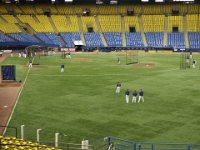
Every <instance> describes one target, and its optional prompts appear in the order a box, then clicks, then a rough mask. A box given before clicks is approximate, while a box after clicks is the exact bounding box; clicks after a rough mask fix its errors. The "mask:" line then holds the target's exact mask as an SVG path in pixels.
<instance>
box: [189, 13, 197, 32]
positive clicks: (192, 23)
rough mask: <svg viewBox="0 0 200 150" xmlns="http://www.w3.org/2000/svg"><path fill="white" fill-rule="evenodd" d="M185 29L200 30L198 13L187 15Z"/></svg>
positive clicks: (190, 30)
mask: <svg viewBox="0 0 200 150" xmlns="http://www.w3.org/2000/svg"><path fill="white" fill-rule="evenodd" d="M186 17H187V31H188V32H197V31H200V30H199V29H200V26H199V23H200V22H199V19H200V16H199V15H187V16H186Z"/></svg>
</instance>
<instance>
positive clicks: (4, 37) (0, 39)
mask: <svg viewBox="0 0 200 150" xmlns="http://www.w3.org/2000/svg"><path fill="white" fill-rule="evenodd" d="M0 42H15V40H13V39H11V38H10V37H8V36H7V35H5V34H2V33H0Z"/></svg>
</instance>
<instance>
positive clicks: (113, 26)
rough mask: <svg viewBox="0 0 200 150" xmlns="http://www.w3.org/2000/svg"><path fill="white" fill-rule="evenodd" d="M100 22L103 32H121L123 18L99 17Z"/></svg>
mask: <svg viewBox="0 0 200 150" xmlns="http://www.w3.org/2000/svg"><path fill="white" fill-rule="evenodd" d="M98 20H99V23H100V26H101V29H102V31H103V32H121V31H122V30H121V16H119V15H107V16H105V15H99V16H98Z"/></svg>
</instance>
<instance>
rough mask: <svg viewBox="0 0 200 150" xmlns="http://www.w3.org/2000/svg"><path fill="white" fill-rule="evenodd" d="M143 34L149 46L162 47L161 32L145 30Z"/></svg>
mask: <svg viewBox="0 0 200 150" xmlns="http://www.w3.org/2000/svg"><path fill="white" fill-rule="evenodd" d="M145 35H146V40H147V45H148V46H149V47H163V39H164V33H163V32H146V33H145Z"/></svg>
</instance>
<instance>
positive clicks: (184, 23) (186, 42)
mask: <svg viewBox="0 0 200 150" xmlns="http://www.w3.org/2000/svg"><path fill="white" fill-rule="evenodd" d="M183 31H184V37H185V48H189V40H188V31H187V18H186V16H183Z"/></svg>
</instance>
